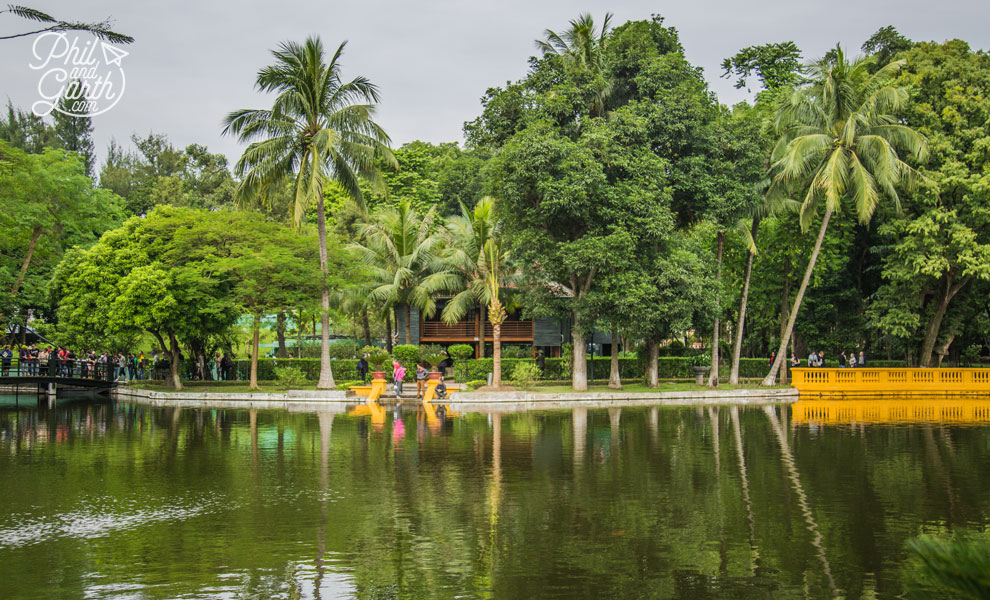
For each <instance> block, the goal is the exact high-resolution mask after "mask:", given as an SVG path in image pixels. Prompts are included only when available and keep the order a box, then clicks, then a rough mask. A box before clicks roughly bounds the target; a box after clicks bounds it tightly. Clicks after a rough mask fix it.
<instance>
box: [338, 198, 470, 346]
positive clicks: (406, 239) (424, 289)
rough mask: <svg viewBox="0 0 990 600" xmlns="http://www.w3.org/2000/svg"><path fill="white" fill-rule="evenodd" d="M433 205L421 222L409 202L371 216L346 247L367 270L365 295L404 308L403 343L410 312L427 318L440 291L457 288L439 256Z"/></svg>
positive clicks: (455, 279) (408, 338)
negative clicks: (414, 311)
mask: <svg viewBox="0 0 990 600" xmlns="http://www.w3.org/2000/svg"><path fill="white" fill-rule="evenodd" d="M435 213H436V207H433V208H431V209H430V211H429V212H428V213H427V214H426V216H424V217H423V218H420V217H419V216H418V215H417V214H416V211H415V210H414V209H413V208H412V205H411V204H410V203H409V201H408V200H405V199H404V200H401V201H400V202H399V204H398V206H395V207H388V208H385V209H384V210H381V211H380V212H378V213H375V214H372V215H371V216H370V217H369V218H368V221H367V222H366V223H364V224H362V225H361V226H360V227H359V228H358V232H359V240H360V241H359V242H355V243H353V244H351V245H350V246H349V247H348V248H349V249H350V250H351V251H352V252H354V253H355V254H356V255H357V257H358V260H360V261H361V262H362V263H363V264H364V265H365V267H366V272H367V274H368V278H369V282H370V283H369V286H368V288H369V289H368V291H367V293H368V297H369V298H370V299H371V300H372V301H373V302H380V303H383V304H387V305H390V306H396V307H402V309H403V310H404V311H405V317H406V318H405V334H406V343H407V344H408V343H410V342H411V340H412V329H411V327H410V319H411V317H412V314H411V312H412V311H411V308H412V307H416V308H417V309H419V311H420V313H422V314H423V315H425V316H428V317H429V316H433V315H434V314H435V313H436V310H437V302H436V297H437V295H438V294H439V293H441V292H445V291H453V290H455V289H457V285H458V277H457V275H455V274H454V273H452V272H450V269H449V267H448V266H447V265H446V264H445V263H444V262H443V261H442V260H440V258H439V257H438V256H437V251H438V249H439V245H440V242H441V239H440V236H438V235H437V234H435V233H432V232H431V230H432V229H433V221H434V218H435Z"/></svg>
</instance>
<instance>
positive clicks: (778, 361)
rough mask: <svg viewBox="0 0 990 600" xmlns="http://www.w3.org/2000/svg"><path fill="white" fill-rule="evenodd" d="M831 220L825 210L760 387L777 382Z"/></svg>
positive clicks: (830, 216) (827, 211) (829, 209)
mask: <svg viewBox="0 0 990 600" xmlns="http://www.w3.org/2000/svg"><path fill="white" fill-rule="evenodd" d="M831 218H832V209H831V208H826V209H825V215H824V216H823V217H822V226H821V227H820V228H819V229H818V238H817V239H816V240H815V247H814V249H812V251H811V258H810V259H808V268H807V269H805V271H804V278H803V279H802V280H801V287H799V288H798V292H797V296H795V297H794V306H793V308H791V316H790V317H789V318H788V319H787V330H786V331H785V332H784V335H782V336H781V337H780V349H779V350H778V351H777V357H776V358H775V359H774V361H773V366H772V367H770V372H769V373H767V376H766V377H764V378H763V382H762V384H761V385H765V386H771V385H773V384H774V383H776V381H777V372H778V371H780V366H781V365H782V364H784V353H785V352H786V351H787V342H788V340H789V338H790V337H791V332H792V331H794V322H795V321H797V315H798V310H800V308H801V300H803V299H804V291H805V290H806V289H808V282H809V281H811V272H812V271H814V270H815V261H817V260H818V252H819V251H820V250H821V249H822V241H823V240H824V239H825V231H826V230H827V229H828V222H829V219H831Z"/></svg>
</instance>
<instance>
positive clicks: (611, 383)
mask: <svg viewBox="0 0 990 600" xmlns="http://www.w3.org/2000/svg"><path fill="white" fill-rule="evenodd" d="M608 388H609V389H610V390H621V389H622V378H621V377H620V376H619V330H618V329H613V330H612V361H611V365H609V371H608Z"/></svg>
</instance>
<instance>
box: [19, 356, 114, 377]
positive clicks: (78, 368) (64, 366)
mask: <svg viewBox="0 0 990 600" xmlns="http://www.w3.org/2000/svg"><path fill="white" fill-rule="evenodd" d="M117 371H118V369H117V368H116V367H115V366H114V365H113V364H112V363H105V362H98V361H97V362H93V361H89V360H86V359H79V358H76V359H75V360H61V359H58V358H55V359H48V360H47V361H44V360H41V359H20V358H16V357H15V358H13V359H11V360H10V362H6V361H0V377H48V378H51V377H58V378H64V379H91V380H94V381H106V382H113V381H116V379H117V376H118V375H119V373H118V372H117Z"/></svg>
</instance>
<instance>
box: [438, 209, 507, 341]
mask: <svg viewBox="0 0 990 600" xmlns="http://www.w3.org/2000/svg"><path fill="white" fill-rule="evenodd" d="M497 227H498V220H497V218H496V216H495V200H494V198H492V197H490V196H485V197H484V198H482V199H481V200H479V201H478V204H476V205H475V207H474V209H473V210H468V209H467V207H465V206H464V205H463V204H462V205H461V214H459V215H455V216H453V217H450V218H448V219H447V239H448V242H447V248H446V252H445V254H444V260H445V261H446V262H447V264H448V265H450V268H451V270H452V272H453V273H455V274H457V275H458V276H460V278H461V283H460V286H461V288H462V289H461V290H460V291H459V292H458V293H457V294H455V295H454V297H453V298H451V299H450V300H449V301H448V302H447V305H446V306H445V307H444V309H443V312H442V313H441V318H442V319H443V321H444V322H445V323H448V324H451V323H456V322H457V321H460V320H461V319H462V318H464V315H466V314H467V313H468V312H469V311H471V310H472V309H474V308H478V310H479V311H481V312H482V314H483V313H484V309H485V307H487V306H488V302H489V300H490V296H489V293H488V287H487V286H486V285H485V279H484V275H483V274H482V270H481V266H482V264H483V262H484V255H483V250H484V247H485V244H486V243H487V242H488V240H489V239H491V237H492V236H493V235H494V234H495V230H496V228H497ZM478 340H479V343H478V346H479V356H484V353H485V343H484V340H485V330H484V324H483V323H482V322H480V321H479V331H478Z"/></svg>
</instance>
